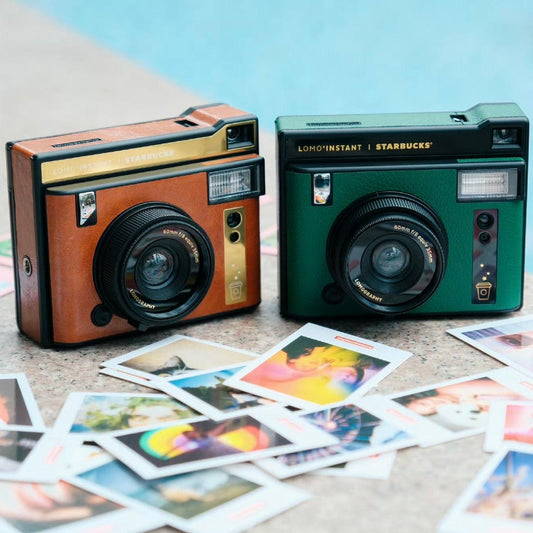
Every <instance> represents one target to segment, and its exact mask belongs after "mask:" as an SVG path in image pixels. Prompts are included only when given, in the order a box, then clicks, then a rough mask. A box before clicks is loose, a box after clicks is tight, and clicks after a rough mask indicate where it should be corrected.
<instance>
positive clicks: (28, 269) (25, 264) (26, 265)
mask: <svg viewBox="0 0 533 533" xmlns="http://www.w3.org/2000/svg"><path fill="white" fill-rule="evenodd" d="M22 268H23V269H24V274H26V276H28V277H29V276H31V275H32V272H33V267H32V265H31V261H30V258H29V257H28V256H27V255H25V256H24V257H23V258H22Z"/></svg>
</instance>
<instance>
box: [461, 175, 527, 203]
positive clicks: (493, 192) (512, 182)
mask: <svg viewBox="0 0 533 533" xmlns="http://www.w3.org/2000/svg"><path fill="white" fill-rule="evenodd" d="M457 179H458V187H457V199H458V200H459V201H463V202H473V201H479V200H481V201H483V200H516V199H517V198H518V193H519V191H518V171H517V169H516V168H511V169H497V170H496V169H494V170H492V169H490V170H489V169H485V170H483V169H479V170H468V171H466V170H465V171H459V173H458V175H457Z"/></svg>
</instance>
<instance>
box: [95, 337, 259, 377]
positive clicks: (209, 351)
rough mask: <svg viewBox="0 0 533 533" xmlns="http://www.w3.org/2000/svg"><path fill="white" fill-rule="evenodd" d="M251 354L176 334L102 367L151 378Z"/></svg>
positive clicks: (244, 358) (219, 364) (244, 359)
mask: <svg viewBox="0 0 533 533" xmlns="http://www.w3.org/2000/svg"><path fill="white" fill-rule="evenodd" d="M253 357H254V356H253V354H250V353H247V352H244V351H242V350H236V349H233V348H229V347H226V346H222V345H219V344H215V343H210V342H206V341H200V340H196V339H192V338H188V337H183V336H181V335H175V336H173V337H171V338H170V339H166V340H165V341H161V342H157V343H155V344H152V345H149V346H147V347H145V348H142V349H140V350H136V351H135V352H132V353H130V354H126V355H123V356H120V357H117V358H115V359H112V360H110V361H107V362H106V363H104V366H107V367H111V368H118V369H122V370H123V371H133V372H134V373H139V374H140V375H142V376H144V377H148V378H150V379H152V378H165V377H172V376H179V375H183V374H186V373H188V372H192V371H199V370H212V369H215V368H221V367H224V366H228V365H231V364H238V363H246V362H248V361H250V360H251V359H253Z"/></svg>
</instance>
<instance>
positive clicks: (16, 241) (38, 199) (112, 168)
mask: <svg viewBox="0 0 533 533" xmlns="http://www.w3.org/2000/svg"><path fill="white" fill-rule="evenodd" d="M258 149H259V147H258V125H257V118H256V117H255V116H253V115H250V114H248V113H246V112H243V111H240V110H238V109H234V108H232V107H230V106H228V105H225V104H212V105H208V106H199V107H194V108H191V109H188V110H187V111H185V112H184V113H183V114H182V115H180V116H178V117H175V118H170V119H166V120H158V121H153V122H145V123H139V124H130V125H125V126H119V127H111V128H104V129H99V130H93V131H86V132H80V133H72V134H67V135H60V136H57V137H47V138H40V139H32V140H27V141H21V142H16V143H8V145H7V160H8V180H9V190H10V204H11V227H12V239H13V249H14V262H15V289H16V305H17V322H18V326H19V328H20V330H21V331H22V332H23V333H25V334H26V335H27V336H29V337H30V338H32V339H34V340H35V341H37V342H39V343H40V344H42V345H43V346H45V347H49V346H61V345H76V344H82V343H87V342H91V341H94V340H97V339H101V338H105V337H109V336H113V335H118V334H123V333H128V332H132V331H135V330H140V331H144V330H147V329H149V328H155V327H165V326H171V325H175V324H178V323H180V322H184V321H189V320H196V319H201V318H207V317H211V316H216V315H222V314H226V313H232V312H236V311H240V310H244V309H248V308H251V307H253V306H256V305H257V304H259V302H260V245H259V196H260V195H261V194H264V161H263V158H262V157H260V156H259V155H258Z"/></svg>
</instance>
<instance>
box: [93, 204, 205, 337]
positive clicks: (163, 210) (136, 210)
mask: <svg viewBox="0 0 533 533" xmlns="http://www.w3.org/2000/svg"><path fill="white" fill-rule="evenodd" d="M93 272H94V280H95V285H96V288H97V291H98V294H99V296H100V298H101V299H102V302H103V303H104V305H105V306H106V307H107V308H109V310H110V311H111V312H112V313H113V314H116V315H118V316H121V317H123V318H126V319H128V320H129V321H130V322H131V323H132V324H133V325H134V326H135V327H137V328H138V329H141V330H144V329H147V328H149V327H154V326H166V325H170V324H173V323H175V322H177V321H178V320H180V319H181V318H183V317H184V316H186V315H188V314H189V313H191V312H192V311H193V309H195V308H196V307H197V306H198V305H199V303H200V302H201V301H202V299H203V298H204V296H205V294H206V293H207V291H208V289H209V286H210V284H211V280H212V278H213V272H214V255H213V248H212V246H211V243H210V241H209V238H208V236H207V235H206V233H205V232H204V231H203V230H202V228H201V227H200V226H199V225H198V224H196V223H195V222H194V221H193V220H192V219H191V218H190V217H189V216H188V215H186V214H185V213H184V212H183V211H181V210H179V209H177V208H176V207H174V206H172V205H168V204H163V203H156V202H154V203H145V204H140V205H136V206H134V207H131V208H130V209H128V210H126V211H125V212H123V213H122V214H121V215H119V216H118V217H117V218H116V219H115V220H114V221H113V222H112V223H111V224H110V225H109V226H108V228H107V229H106V231H105V232H104V234H103V235H102V237H101V238H100V241H99V243H98V246H97V249H96V253H95V258H94V264H93Z"/></svg>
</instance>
